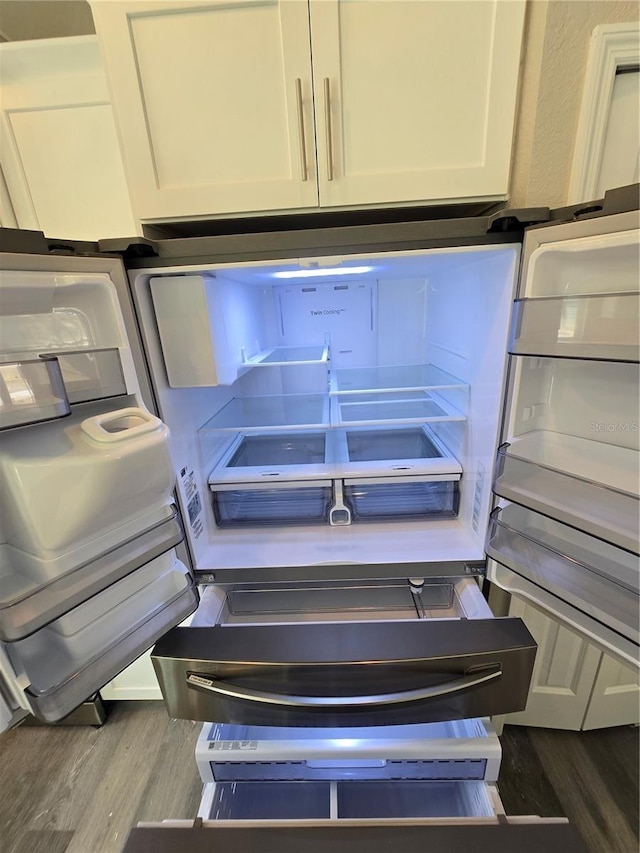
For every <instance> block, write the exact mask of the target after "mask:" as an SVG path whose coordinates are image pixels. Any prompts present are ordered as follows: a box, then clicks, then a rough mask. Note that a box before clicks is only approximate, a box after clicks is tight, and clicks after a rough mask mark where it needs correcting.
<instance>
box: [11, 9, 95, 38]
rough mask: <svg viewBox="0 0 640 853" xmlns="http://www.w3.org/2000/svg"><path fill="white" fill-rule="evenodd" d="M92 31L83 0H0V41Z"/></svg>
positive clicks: (88, 13)
mask: <svg viewBox="0 0 640 853" xmlns="http://www.w3.org/2000/svg"><path fill="white" fill-rule="evenodd" d="M93 32H95V27H94V26H93V16H92V15H91V9H90V8H89V4H88V3H86V2H85V0H0V38H1V39H2V41H23V40H25V39H48V38H56V37H57V36H84V35H88V34H89V33H93Z"/></svg>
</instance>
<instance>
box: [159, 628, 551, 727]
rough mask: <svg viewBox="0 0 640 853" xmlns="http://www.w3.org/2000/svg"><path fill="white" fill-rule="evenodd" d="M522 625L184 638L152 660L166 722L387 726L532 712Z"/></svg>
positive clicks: (194, 631) (189, 632)
mask: <svg viewBox="0 0 640 853" xmlns="http://www.w3.org/2000/svg"><path fill="white" fill-rule="evenodd" d="M535 650H536V645H535V641H534V640H533V638H532V637H531V635H530V634H529V632H528V631H527V629H526V627H525V625H524V623H523V622H522V621H521V620H520V619H515V618H505V619H474V620H463V621H460V620H450V621H449V620H441V621H438V622H435V621H433V622H430V621H428V620H418V621H406V622H404V621H403V622H393V621H391V622H381V621H371V622H360V623H352V622H334V623H323V624H280V625H275V624H274V625H251V626H246V625H223V626H215V627H208V628H176V629H174V630H172V631H170V632H169V633H168V634H167V635H166V636H165V637H163V638H162V639H161V640H160V641H159V642H158V643H157V645H156V646H155V648H154V650H153V653H152V660H153V662H154V666H155V669H156V674H157V676H158V680H159V682H160V687H161V689H162V693H163V696H164V699H165V703H166V705H167V709H168V711H169V714H170V715H171V716H172V717H178V718H182V719H188V720H202V721H205V722H206V721H215V722H219V723H236V724H242V725H256V726H379V725H396V724H406V723H424V722H439V721H442V720H460V719H467V718H469V717H484V716H490V715H492V714H502V713H508V712H510V711H515V710H519V709H522V708H524V707H525V705H526V700H527V693H528V689H529V682H530V679H531V672H532V668H533V662H534V658H535Z"/></svg>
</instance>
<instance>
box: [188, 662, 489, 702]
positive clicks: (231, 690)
mask: <svg viewBox="0 0 640 853" xmlns="http://www.w3.org/2000/svg"><path fill="white" fill-rule="evenodd" d="M501 676H502V670H501V669H492V670H490V671H487V670H486V669H483V670H482V671H480V672H474V673H471V674H469V675H463V676H461V677H460V678H454V679H452V680H451V681H447V682H445V683H444V684H435V685H433V686H432V687H420V688H418V689H417V690H401V691H399V692H398V693H380V694H378V695H372V696H289V695H286V694H282V693H267V692H265V691H262V690H252V689H249V688H246V687H235V686H234V685H232V684H228V683H226V682H224V681H219V680H218V679H216V678H210V677H208V676H204V675H197V674H196V673H188V674H187V686H188V687H190V688H192V689H193V690H203V691H205V692H208V693H218V694H221V695H222V696H230V697H231V698H232V699H246V700H247V701H249V702H260V703H261V704H263V705H283V706H285V707H287V708H315V709H318V708H362V707H365V708H368V707H377V706H378V705H398V704H401V703H402V702H421V701H423V700H424V699H436V698H438V697H439V696H447V695H450V694H451V693H459V692H460V691H462V690H468V689H469V688H471V687H479V686H480V685H482V684H487V683H489V682H491V681H496V680H497V679H498V678H500V677H501Z"/></svg>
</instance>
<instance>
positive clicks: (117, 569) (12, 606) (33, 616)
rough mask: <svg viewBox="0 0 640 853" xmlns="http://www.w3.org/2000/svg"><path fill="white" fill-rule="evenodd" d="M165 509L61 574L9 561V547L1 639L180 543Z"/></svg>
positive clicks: (0, 577) (29, 628)
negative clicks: (146, 525)
mask: <svg viewBox="0 0 640 853" xmlns="http://www.w3.org/2000/svg"><path fill="white" fill-rule="evenodd" d="M167 509H169V510H170V515H169V517H167V518H165V519H163V520H161V521H156V522H155V523H154V524H153V525H152V526H150V527H149V528H147V529H145V530H143V531H142V532H141V533H140V534H138V535H136V536H134V537H132V538H129V539H126V540H125V541H123V542H122V543H118V544H117V546H115V547H112V549H110V550H108V551H107V552H105V553H103V554H100V555H99V556H97V557H96V558H95V559H93V560H91V561H89V562H87V563H83V564H82V565H80V566H76V567H72V568H71V569H70V570H69V571H67V572H66V573H61V574H59V575H57V574H55V573H52V574H51V575H50V576H48V577H47V576H46V574H45V575H42V574H40V573H39V572H38V569H39V568H40V567H39V566H37V565H35V566H34V565H29V564H27V565H24V564H23V565H21V566H20V565H18V566H12V565H11V556H12V553H10V552H7V553H6V554H5V556H6V558H7V559H6V561H5V562H3V565H2V568H1V569H0V639H1V640H5V641H8V642H11V641H15V640H19V639H21V638H23V637H26V636H28V635H29V634H32V633H34V632H35V631H37V630H38V629H39V628H42V627H43V626H45V625H46V624H48V623H49V622H53V621H54V620H55V619H58V618H59V617H60V616H63V615H64V614H65V613H67V612H68V611H69V610H72V609H73V608H74V607H76V606H78V605H79V604H81V603H82V602H83V601H86V600H87V599H89V598H91V597H92V596H94V595H96V594H97V593H99V592H101V591H102V590H104V589H106V588H107V587H109V586H111V584H114V583H116V582H117V581H119V580H120V579H121V578H123V577H126V576H127V575H129V574H131V573H132V572H135V571H136V569H139V568H140V567H141V566H144V565H145V564H147V563H149V562H150V561H151V560H154V559H155V558H156V557H158V556H160V555H161V554H164V553H166V552H167V551H169V550H171V549H172V548H174V547H175V546H176V545H178V544H179V543H180V542H181V541H182V539H183V532H182V527H181V525H180V520H179V517H178V513H177V510H176V509H175V507H171V508H167ZM13 554H15V552H13ZM29 570H31V571H29ZM34 570H35V571H34Z"/></svg>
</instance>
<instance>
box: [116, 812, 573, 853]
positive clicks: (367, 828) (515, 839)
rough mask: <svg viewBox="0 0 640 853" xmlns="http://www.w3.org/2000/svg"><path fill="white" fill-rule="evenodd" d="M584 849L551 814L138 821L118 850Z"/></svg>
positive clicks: (479, 852) (371, 852)
mask: <svg viewBox="0 0 640 853" xmlns="http://www.w3.org/2000/svg"><path fill="white" fill-rule="evenodd" d="M218 849H219V850H224V851H225V853H255V851H256V850H260V851H261V853H283V851H285V850H286V851H290V850H295V851H296V853H297V851H301V850H308V851H313V853H354V851H358V853H359V851H364V850H366V851H367V853H389V851H390V850H402V852H403V853H427V851H436V850H437V851H438V853H460V851H462V850H464V851H465V853H513V851H514V850H517V851H518V853H540V851H541V850H544V851H545V853H586V847H585V846H584V844H583V842H582V841H581V840H580V838H579V836H578V835H577V833H576V832H575V830H574V829H572V827H570V826H569V824H568V823H567V822H566V821H564V820H558V819H555V818H546V819H545V818H536V817H525V818H512V819H509V818H507V819H506V820H504V819H502V820H501V821H500V822H499V821H498V819H497V818H493V820H492V821H491V822H490V823H489V822H488V821H487V820H486V819H482V818H475V819H474V818H468V819H467V820H466V821H464V822H463V821H462V820H461V819H459V820H456V821H451V820H449V821H447V820H441V821H431V822H430V823H427V822H426V821H424V822H422V823H419V822H417V821H411V822H409V824H408V825H407V822H406V821H405V822H403V824H402V825H400V824H399V823H398V822H395V823H393V824H392V825H389V824H387V825H385V824H384V823H382V822H380V821H367V824H366V825H363V824H362V822H361V823H356V822H349V823H347V822H346V821H344V822H342V823H340V824H333V825H328V826H313V825H311V826H309V825H306V826H300V824H291V825H287V824H281V823H277V824H276V825H275V826H268V825H267V826H265V825H262V826H229V825H228V824H226V825H216V824H215V822H214V821H209V822H207V821H205V822H204V823H202V824H201V823H200V822H199V821H198V823H197V825H195V826H194V824H193V822H192V821H167V822H165V823H162V824H140V825H139V826H137V827H135V828H134V829H133V830H132V831H131V833H130V834H129V838H128V839H127V843H126V846H125V848H124V851H123V853H210V851H211V850H218Z"/></svg>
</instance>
